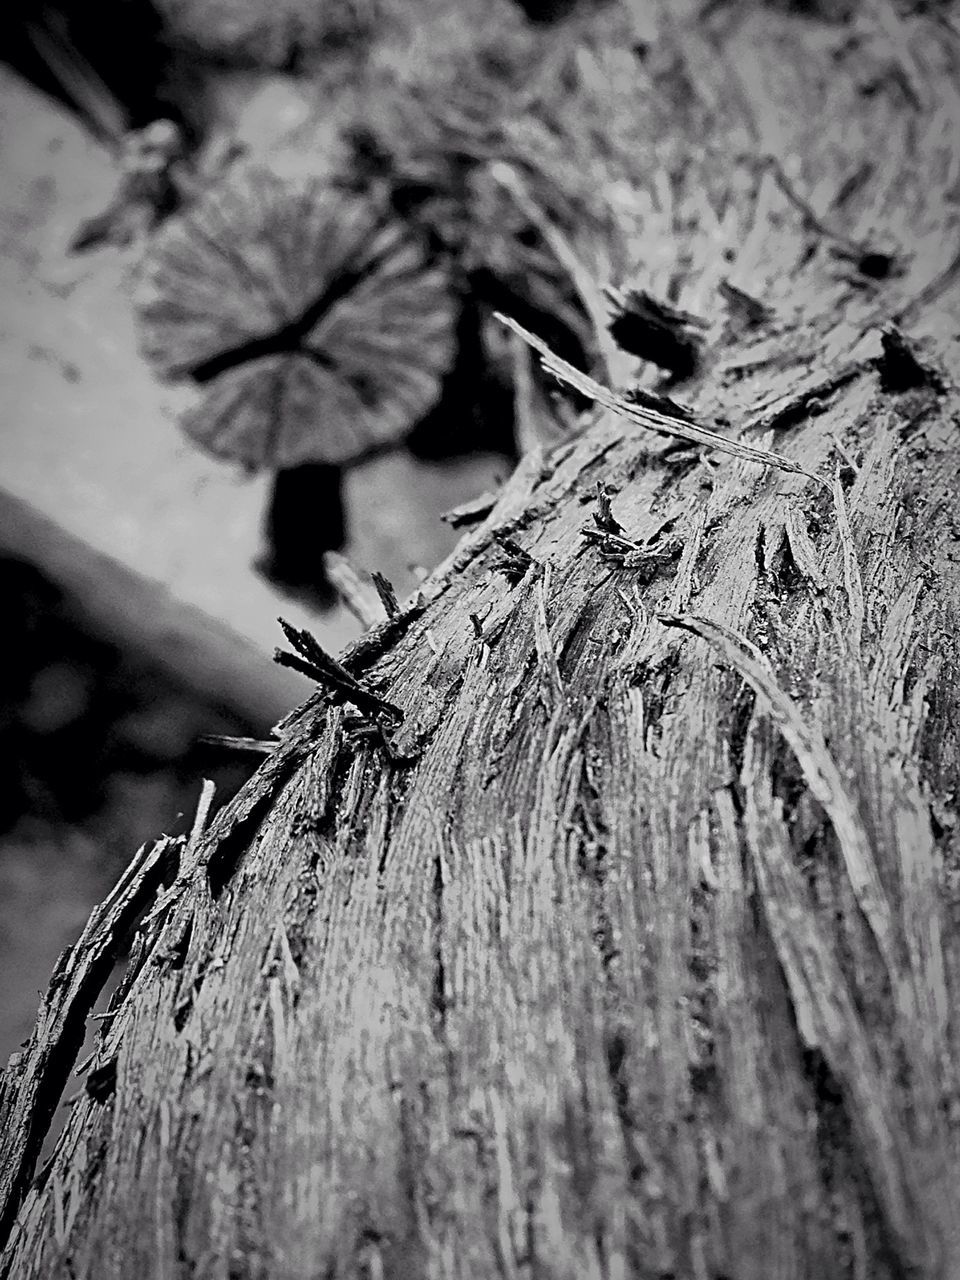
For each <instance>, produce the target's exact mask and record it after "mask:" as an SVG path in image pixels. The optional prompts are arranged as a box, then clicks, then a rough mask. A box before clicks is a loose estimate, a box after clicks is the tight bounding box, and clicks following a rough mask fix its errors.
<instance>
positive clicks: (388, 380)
mask: <svg viewBox="0 0 960 1280" xmlns="http://www.w3.org/2000/svg"><path fill="white" fill-rule="evenodd" d="M603 13H604V10H603V7H602V6H598V5H596V4H581V5H580V6H578V7H576V8H574V6H573V5H572V4H565V3H554V4H552V5H551V4H545V5H537V4H534V3H530V4H519V3H514V2H513V0H475V2H473V3H471V4H469V5H466V4H465V3H463V2H462V0H418V3H417V4H410V5H405V4H403V3H402V2H401V0H334V2H333V3H328V2H327V0H323V2H322V3H321V2H320V0H270V3H265V2H264V0H260V2H259V3H256V2H254V0H235V2H234V0H153V3H148V2H147V0H101V2H99V3H97V4H96V5H90V4H87V3H85V2H83V0H75V2H71V0H62V2H61V3H56V4H53V3H51V4H44V3H28V0H19V3H14V4H12V5H8V6H5V8H4V14H3V17H2V18H0V25H2V29H3V41H2V45H0V52H2V57H3V62H2V64H0V296H2V298H3V302H2V305H0V362H2V375H0V376H2V385H3V388H4V397H3V408H2V416H0V587H2V599H3V602H4V616H5V619H6V621H5V626H4V630H5V633H6V636H5V639H6V643H5V644H4V657H3V659H2V683H0V741H2V758H3V761H4V769H3V775H4V785H3V789H2V791H0V973H2V980H0V1059H2V1060H5V1059H6V1057H7V1055H8V1054H9V1053H10V1052H11V1051H13V1050H14V1049H15V1048H16V1047H17V1045H18V1044H19V1043H20V1042H21V1041H23V1040H24V1038H25V1037H26V1036H27V1035H28V1034H29V1032H30V1029H31V1026H32V1022H33V1017H34V1014H35V1011H36V1006H37V1000H38V994H39V992H40V990H41V989H43V988H44V987H45V985H46V981H47V979H48V977H49V974H50V971H51V969H52V967H53V964H54V962H55V959H56V957H57V954H58V953H59V951H60V950H61V949H62V948H63V947H64V946H66V945H68V944H70V943H71V942H73V941H74V940H75V939H76V937H77V936H78V934H79V932H80V930H81V928H82V926H83V923H84V921H85V919H86V917H87V914H88V912H89V911H90V909H91V907H92V906H93V905H94V903H95V902H97V901H98V900H99V899H100V898H102V897H103V896H104V894H105V893H106V892H107V891H108V889H109V888H110V886H111V885H112V883H113V881H114V880H115V879H116V876H117V874H118V872H119V871H120V869H121V868H122V867H123V865H124V864H125V863H126V862H127V861H128V860H129V858H130V857H131V856H132V855H133V853H134V852H135V850H136V848H137V847H138V846H139V845H140V844H141V843H142V842H144V841H146V840H148V839H151V838H154V837H156V836H157V835H158V834H159V833H160V832H167V833H170V834H175V833H177V832H180V831H183V830H184V829H186V828H187V827H188V826H189V823H190V820H191V818H192V815H193V812H194V809H195V807H196V804H197V799H198V796H199V792H200V787H201V782H202V779H203V778H204V777H209V778H212V779H213V780H214V781H215V782H216V786H217V792H216V799H215V805H219V804H221V803H223V801H224V800H226V799H227V798H228V797H229V796H230V795H231V794H233V792H234V791H235V790H236V788H237V787H238V786H239V785H241V783H242V781H243V780H244V778H246V777H247V776H249V774H250V773H251V772H252V771H253V768H254V767H255V764H256V758H255V757H252V756H245V755H237V754H231V753H229V752H225V751H224V750H222V749H218V748H217V747H215V746H211V745H209V744H204V742H202V741H201V739H202V738H203V737H204V736H208V735H218V734H219V735H251V736H253V737H258V738H260V737H263V736H265V735H266V734H267V733H268V732H269V730H270V728H271V726H272V725H274V724H275V723H276V722H277V721H278V720H279V719H280V718H281V717H282V716H283V715H284V714H286V712H288V711H289V710H290V709H292V708H293V707H294V706H295V705H296V704H297V703H298V702H299V701H301V700H302V699H303V698H304V697H305V696H306V694H307V693H308V692H309V686H308V685H307V684H306V682H305V681H303V680H302V679H301V678H300V677H299V676H297V675H296V674H294V673H292V672H290V671H285V670H283V669H281V668H279V667H277V666H275V665H274V664H273V663H272V661H271V657H272V651H273V648H274V645H275V644H276V643H277V642H278V640H279V639H280V637H279V631H278V628H277V625H276V617H277V615H278V614H283V615H284V616H285V617H287V618H289V619H290V620H291V621H292V622H294V623H295V624H296V625H298V626H308V627H310V629H311V630H312V631H313V632H314V634H315V635H316V636H317V637H318V638H319V639H320V641H321V643H323V644H324V645H325V646H326V647H327V648H328V649H330V650H331V651H334V652H336V651H339V650H341V649H342V648H343V647H344V645H346V644H347V643H349V642H350V640H351V639H353V638H354V637H356V636H357V635H358V634H359V633H360V631H361V628H362V623H363V622H364V621H368V620H370V619H371V618H372V619H375V618H376V617H377V616H378V609H380V608H382V606H379V605H378V603H377V595H376V592H375V591H374V590H373V587H372V584H371V577H370V575H371V574H372V573H373V572H377V573H380V574H383V575H384V576H385V577H386V578H387V579H388V580H389V581H390V583H391V584H392V586H393V588H394V590H395V592H396V594H397V595H398V596H399V597H400V598H401V599H403V598H404V597H406V596H408V595H409V594H410V593H411V592H412V591H413V590H414V589H415V588H416V585H417V582H418V580H419V579H420V578H421V577H422V576H423V574H424V572H426V571H428V570H430V569H432V568H433V567H435V566H436V565H437V564H438V563H439V562H440V561H441V560H442V559H443V557H444V556H445V555H446V554H448V553H449V551H450V550H451V549H452V547H453V545H454V543H455V541H456V538H457V537H458V531H457V529H455V528H454V527H453V526H452V524H451V523H445V522H444V521H443V520H441V518H440V517H441V514H442V513H444V512H447V511H449V510H450V509H451V508H456V507H458V506H460V505H461V504H465V503H466V504H469V503H470V502H472V501H473V500H475V499H478V498H483V495H489V494H491V493H492V492H495V491H496V488H497V487H498V485H499V484H500V483H502V481H503V480H504V479H505V478H506V477H507V476H508V475H509V474H510V471H511V470H512V468H513V466H514V463H515V461H516V459H517V457H518V456H519V454H520V453H521V452H522V451H523V450H524V449H526V448H529V447H530V446H531V445H533V444H537V443H540V444H545V445H549V444H552V443H554V442H556V441H557V440H560V439H562V438H563V437H564V435H565V434H567V433H568V432H569V431H570V430H571V429H572V426H573V423H574V421H575V419H576V414H577V411H578V409H579V408H580V406H578V405H576V404H574V403H571V402H570V401H568V400H564V399H563V398H561V397H560V396H559V393H558V392H556V391H555V390H553V389H551V388H550V387H548V386H546V385H544V383H543V381H542V376H541V375H540V374H539V371H538V370H537V369H536V368H534V366H533V362H532V361H531V360H530V359H529V355H528V353H527V352H526V350H525V349H521V345H520V344H514V343H513V342H512V340H508V337H509V335H507V334H506V333H505V332H504V331H503V329H502V328H501V326H499V325H498V323H497V322H496V321H495V320H494V318H493V313H494V311H495V310H498V309H499V310H503V311H507V312H509V313H511V314H512V315H514V316H515V317H516V318H517V319H518V320H519V321H521V322H522V323H524V324H526V325H527V326H528V327H529V328H531V329H534V330H536V331H537V332H538V333H540V334H541V335H542V336H543V337H545V338H546V339H547V340H548V341H550V342H551V344H552V345H553V346H554V348H555V349H556V350H558V351H559V352H560V354H562V355H565V356H566V357H567V358H569V359H571V360H574V361H576V362H578V363H580V364H581V365H582V366H584V367H587V368H594V367H595V365H596V360H597V349H596V348H597V343H596V341H595V339H594V336H593V335H594V334H595V333H596V324H595V321H596V309H597V306H596V300H595V299H592V298H591V297H590V296H588V295H587V294H585V292H584V288H583V279H584V278H587V279H603V278H609V277H610V276H611V274H613V273H614V272H615V268H616V266H617V264H616V263H611V262H610V261H596V260H594V261H590V260H589V255H590V253H591V252H593V249H594V248H595V247H596V246H598V245H606V244H609V243H612V240H611V238H610V237H609V236H608V237H606V238H604V237H597V238H596V239H595V240H593V241H590V242H587V241H584V240H583V238H582V236H583V231H584V229H585V228H586V229H587V230H589V228H590V227H591V225H594V224H593V223H592V222H591V219H594V220H596V219H598V218H599V219H602V217H603V214H602V212H598V211H597V210H595V209H594V208H592V207H591V206H590V201H591V199H592V195H591V191H592V188H593V185H594V184H593V183H592V179H591V175H590V173H589V166H588V165H586V164H584V163H583V162H582V161H581V160H579V159H578V157H577V156H575V155H570V154H568V153H567V151H566V149H565V144H564V128H563V113H564V111H565V110H566V109H567V108H566V107H565V105H564V104H565V103H566V102H567V101H568V100H569V99H570V95H571V92H572V89H573V87H574V86H575V85H576V84H577V83H578V79H577V78H578V77H580V78H581V82H583V81H584V80H585V78H586V77H587V75H588V73H589V72H590V68H589V67H587V66H586V65H585V64H583V62H582V59H581V61H580V62H579V63H578V61H577V59H578V57H579V52H578V41H579V40H580V38H581V36H582V33H583V31H584V30H585V29H586V28H585V24H586V25H589V24H590V23H593V22H596V21H603V20H604V19H603ZM598 15H599V16H598ZM627 56H628V57H630V56H632V55H631V54H630V53H629V51H628V53H627ZM637 56H640V55H639V53H638V54H637ZM581 87H582V83H581ZM597 92H598V93H600V94H601V95H602V94H606V93H608V92H609V89H608V86H607V85H606V84H605V83H602V82H601V83H600V84H599V86H598V88H597ZM576 235H580V236H581V240H580V242H579V243H578V244H577V245H576V247H575V248H574V247H572V245H573V238H575V236H576ZM597 252H600V250H599V249H598V250H597ZM578 254H579V255H580V256H579V258H578V257H577V255H578ZM584 262H586V266H587V268H588V269H587V270H586V271H585V272H584V271H582V270H580V268H581V267H582V264H583V263H584ZM578 270H579V271H580V279H579V281H578V279H577V276H578ZM591 308H592V309H593V314H592V322H593V323H591ZM454 523H455V522H454ZM331 553H333V555H334V558H333V559H331ZM338 557H339V558H338ZM351 580H352V581H353V583H354V585H353V587H352V588H351V587H349V586H347V587H345V586H344V585H343V584H344V583H345V582H348V581H351Z"/></svg>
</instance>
